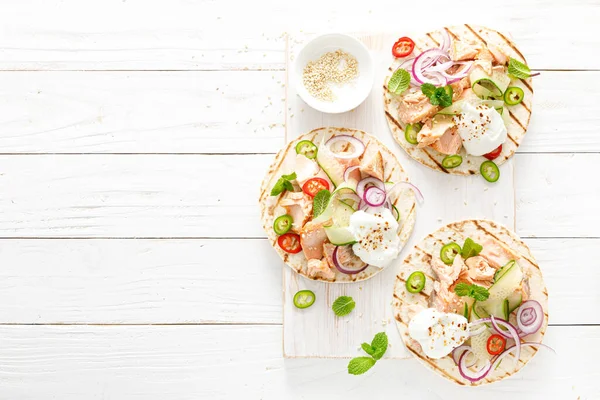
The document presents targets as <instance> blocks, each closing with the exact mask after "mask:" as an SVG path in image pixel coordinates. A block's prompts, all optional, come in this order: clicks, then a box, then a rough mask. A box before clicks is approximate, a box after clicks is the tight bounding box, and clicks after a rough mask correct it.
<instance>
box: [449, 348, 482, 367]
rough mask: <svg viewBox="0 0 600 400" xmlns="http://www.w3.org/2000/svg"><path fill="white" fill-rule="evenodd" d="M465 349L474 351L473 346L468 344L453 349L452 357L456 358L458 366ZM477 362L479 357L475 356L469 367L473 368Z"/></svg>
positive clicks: (455, 361)
mask: <svg viewBox="0 0 600 400" xmlns="http://www.w3.org/2000/svg"><path fill="white" fill-rule="evenodd" d="M465 351H469V352H471V353H472V352H473V349H472V348H471V346H467V345H466V344H463V345H460V346H458V347H457V348H455V349H454V350H452V359H453V360H454V364H456V365H457V366H458V364H459V362H460V357H461V356H462V355H463V353H464V352H465ZM475 364H477V357H474V358H473V361H472V362H471V363H470V364H469V365H467V368H471V367H472V366H473V365H475Z"/></svg>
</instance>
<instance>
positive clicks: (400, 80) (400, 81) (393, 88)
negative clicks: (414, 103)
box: [388, 68, 410, 94]
mask: <svg viewBox="0 0 600 400" xmlns="http://www.w3.org/2000/svg"><path fill="white" fill-rule="evenodd" d="M409 86H410V74H409V73H408V71H407V70H405V69H402V68H400V69H397V70H396V72H394V73H393V74H392V77H391V78H390V80H389V81H388V89H389V91H390V92H392V93H395V94H401V93H402V92H404V91H405V90H406V89H408V87H409Z"/></svg>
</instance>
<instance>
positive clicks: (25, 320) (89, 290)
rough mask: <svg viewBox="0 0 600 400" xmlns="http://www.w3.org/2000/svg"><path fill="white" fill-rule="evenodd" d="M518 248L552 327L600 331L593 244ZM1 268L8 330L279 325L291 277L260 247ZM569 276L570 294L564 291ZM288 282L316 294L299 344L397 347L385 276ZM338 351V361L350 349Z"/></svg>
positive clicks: (61, 248)
mask: <svg viewBox="0 0 600 400" xmlns="http://www.w3.org/2000/svg"><path fill="white" fill-rule="evenodd" d="M526 242H527V244H528V245H529V246H530V247H531V249H532V251H533V254H534V255H535V256H536V258H537V260H538V262H539V264H540V265H541V266H542V269H543V273H544V278H545V280H546V285H547V287H548V291H549V293H550V324H551V325H552V324H559V325H564V324H600V316H599V315H598V313H597V312H596V309H597V306H598V304H599V302H600V298H599V297H598V291H597V290H596V282H597V281H598V280H600V261H599V260H597V259H595V258H590V257H589V254H593V253H594V252H595V251H596V250H597V248H598V246H600V239H527V240H526ZM557 249H568V251H566V250H565V251H562V250H561V251H557ZM0 265H2V268H1V269H0V304H1V305H2V306H1V308H0V323H11V324H17V323H18V324H40V323H43V324H50V323H60V324H86V323H88V324H89V323H100V324H119V323H125V324H160V323H169V324H181V323H261V324H265V323H278V324H280V323H282V294H281V287H280V285H281V277H282V271H285V273H286V275H288V273H289V271H288V268H287V267H286V266H284V265H283V264H282V262H281V260H280V259H279V257H278V256H277V255H276V254H275V252H274V251H273V249H272V248H271V245H270V244H269V242H268V241H267V240H266V239H257V240H239V239H228V240H195V239H186V240H178V239H171V240H164V239H161V240H158V239H152V240H144V239H137V240H129V239H127V240H119V239H115V240H107V239H73V240H56V239H20V240H19V239H8V240H7V239H4V240H0ZM567 273H568V275H569V280H571V281H573V282H577V285H565V274H567ZM289 275H291V274H289ZM288 279H289V280H290V281H291V282H293V284H294V285H295V286H293V287H292V289H291V290H288V291H287V293H286V294H285V298H284V301H285V302H287V303H289V302H291V301H292V296H293V294H294V293H295V290H297V289H304V288H310V289H312V290H313V291H315V292H316V293H317V301H316V303H315V305H313V306H312V307H311V308H310V309H309V310H304V311H298V312H299V313H300V312H301V313H302V316H303V317H304V318H303V320H304V321H305V322H306V326H305V327H304V329H305V330H306V335H307V337H311V336H312V334H311V330H312V329H320V330H321V329H331V330H332V332H334V333H335V334H337V335H338V337H339V336H342V337H343V335H346V333H345V332H347V331H348V330H349V328H350V327H353V329H358V327H363V328H362V329H364V330H365V331H366V334H367V333H368V334H369V335H371V334H374V333H376V332H378V331H379V330H382V329H387V330H388V332H389V333H390V337H391V338H394V340H395V339H399V337H397V336H396V335H395V332H396V328H395V325H394V324H393V319H392V320H391V321H390V322H391V325H390V326H389V327H388V326H387V324H388V320H387V319H385V320H383V321H382V319H383V318H381V317H380V318H379V319H376V314H377V311H376V310H378V309H385V313H386V315H387V316H388V318H391V315H392V314H391V312H390V310H389V309H388V308H389V303H390V301H391V299H390V298H388V297H389V296H391V285H392V283H393V269H392V270H390V271H386V272H384V273H382V274H381V275H379V276H377V277H375V278H373V279H374V282H375V283H374V285H372V286H365V285H363V284H358V285H343V286H339V285H336V286H329V288H327V287H326V285H323V284H318V283H316V282H310V281H308V280H306V279H302V278H300V277H297V276H290V277H289V278H288ZM342 293H344V294H350V295H352V296H353V297H354V298H355V300H356V302H357V308H356V310H355V311H354V312H353V313H352V314H351V315H350V316H348V317H346V318H342V319H339V320H334V319H332V320H325V321H324V323H330V325H327V326H323V327H319V325H318V324H319V323H323V321H321V320H317V321H314V320H312V319H311V316H312V315H315V314H320V313H331V310H330V307H331V302H332V301H333V300H335V298H336V297H337V296H338V295H339V294H342ZM379 293H381V295H379ZM309 323H310V324H309ZM312 323H314V324H315V325H312ZM316 327H318V328H316ZM342 332H343V333H342ZM392 333H394V335H392ZM399 343H400V342H398V343H397V344H399ZM336 346H337V345H336ZM339 346H340V348H339V349H338V351H339V354H344V351H346V352H348V350H349V349H352V348H353V343H352V345H350V346H349V347H348V348H346V349H343V348H341V344H340V345H339ZM398 351H400V350H398ZM396 352H397V351H396V350H395V349H394V350H393V351H391V352H390V355H393V354H394V353H396ZM347 354H349V353H347Z"/></svg>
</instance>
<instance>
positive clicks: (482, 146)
mask: <svg viewBox="0 0 600 400" xmlns="http://www.w3.org/2000/svg"><path fill="white" fill-rule="evenodd" d="M454 123H455V124H456V126H457V128H458V134H459V135H460V137H461V138H462V142H463V146H465V150H466V151H467V153H469V154H471V155H473V156H482V155H484V154H487V153H489V152H491V151H492V150H495V149H496V148H498V146H500V145H501V144H502V143H504V142H505V141H506V137H507V131H506V126H505V125H504V121H503V120H502V116H501V115H500V113H498V111H496V110H495V109H493V108H490V107H488V106H485V105H482V104H480V105H477V106H475V105H473V104H471V103H468V102H465V104H464V105H463V107H462V112H461V113H460V114H458V115H456V116H454Z"/></svg>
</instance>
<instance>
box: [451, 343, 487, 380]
mask: <svg viewBox="0 0 600 400" xmlns="http://www.w3.org/2000/svg"><path fill="white" fill-rule="evenodd" d="M469 353H470V351H469V350H467V351H464V352H463V353H462V355H461V356H460V359H459V360H458V372H460V374H461V375H462V377H463V378H465V379H466V380H468V381H470V382H477V381H480V380H482V379H483V378H485V377H486V376H487V374H489V373H490V370H491V369H492V363H491V362H489V361H487V360H486V362H485V365H484V366H483V367H481V368H480V369H479V370H478V371H476V372H473V371H470V370H469V367H467V364H466V361H467V360H466V356H467V354H469Z"/></svg>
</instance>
